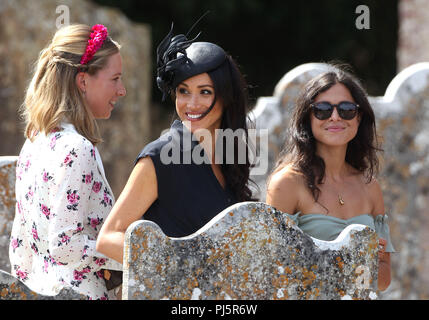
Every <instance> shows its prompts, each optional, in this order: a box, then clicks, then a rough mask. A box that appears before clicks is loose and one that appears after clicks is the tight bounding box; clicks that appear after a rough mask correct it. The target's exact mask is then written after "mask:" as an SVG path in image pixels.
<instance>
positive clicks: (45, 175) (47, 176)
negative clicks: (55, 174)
mask: <svg viewBox="0 0 429 320" xmlns="http://www.w3.org/2000/svg"><path fill="white" fill-rule="evenodd" d="M42 178H43V181H44V182H48V181H49V180H52V176H50V175H49V172H46V171H43V175H42Z"/></svg>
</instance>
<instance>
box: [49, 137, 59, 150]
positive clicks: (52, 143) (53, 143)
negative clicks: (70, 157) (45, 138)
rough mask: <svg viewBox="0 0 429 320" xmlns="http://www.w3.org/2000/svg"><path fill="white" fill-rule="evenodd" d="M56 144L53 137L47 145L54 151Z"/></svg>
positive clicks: (55, 139)
mask: <svg viewBox="0 0 429 320" xmlns="http://www.w3.org/2000/svg"><path fill="white" fill-rule="evenodd" d="M56 143H57V138H56V137H55V136H53V137H52V139H51V142H50V143H49V147H50V148H51V150H54V148H55V144H56Z"/></svg>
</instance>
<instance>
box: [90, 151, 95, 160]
mask: <svg viewBox="0 0 429 320" xmlns="http://www.w3.org/2000/svg"><path fill="white" fill-rule="evenodd" d="M90 152H91V157H93V158H94V160H96V159H95V149H91V151H90Z"/></svg>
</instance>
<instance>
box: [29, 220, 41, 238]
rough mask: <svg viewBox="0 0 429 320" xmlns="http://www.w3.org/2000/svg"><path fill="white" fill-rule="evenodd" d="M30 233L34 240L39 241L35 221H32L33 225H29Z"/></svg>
mask: <svg viewBox="0 0 429 320" xmlns="http://www.w3.org/2000/svg"><path fill="white" fill-rule="evenodd" d="M31 234H32V235H33V239H34V240H36V241H40V238H39V235H38V233H37V226H36V223H35V222H33V225H32V226H31Z"/></svg>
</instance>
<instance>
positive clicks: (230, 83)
mask: <svg viewBox="0 0 429 320" xmlns="http://www.w3.org/2000/svg"><path fill="white" fill-rule="evenodd" d="M207 74H208V75H209V76H210V79H211V80H212V81H213V86H214V92H215V98H214V101H213V102H212V105H214V104H215V103H216V101H217V100H219V101H221V102H222V105H223V114H222V120H221V125H220V128H219V129H223V130H225V129H231V130H232V131H235V130H238V129H243V131H244V133H245V135H246V136H245V137H243V138H244V139H245V141H246V145H247V141H248V123H252V122H251V120H250V119H249V118H248V116H247V114H248V112H249V111H250V108H249V95H248V85H247V82H246V80H245V79H244V76H243V75H242V73H241V72H240V70H239V67H238V66H237V64H236V62H235V61H234V59H233V58H232V57H231V56H229V55H227V56H226V59H225V61H224V62H223V63H222V64H221V65H220V66H219V67H217V68H216V69H214V70H211V71H208V72H207ZM174 91H175V90H172V91H171V98H172V100H173V101H174V99H175V92H174ZM174 117H175V118H177V114H175V115H174ZM233 141H234V161H233V163H229V162H231V161H226V157H227V146H226V144H225V143H223V144H220V141H217V142H216V144H217V145H218V143H219V144H220V145H222V146H223V152H222V154H223V159H222V160H223V161H222V165H221V170H222V174H223V176H224V177H225V181H226V183H227V185H228V187H229V188H230V189H231V190H232V192H233V194H234V196H235V198H236V199H237V201H238V202H243V201H251V200H255V199H253V198H252V191H251V189H250V188H249V183H252V182H253V181H252V180H251V179H250V177H249V176H250V168H251V167H252V165H251V164H250V161H249V154H248V153H247V152H248V150H249V149H248V148H246V163H240V162H239V161H238V158H239V155H238V152H239V150H240V148H239V146H238V144H239V143H240V142H239V141H238V138H237V139H235V138H234V140H233ZM255 186H256V184H255Z"/></svg>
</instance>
